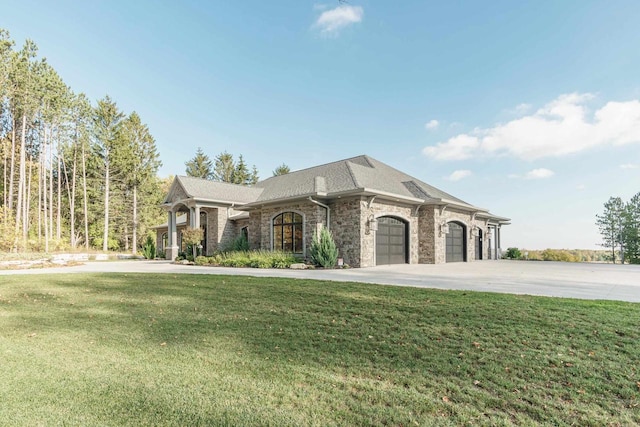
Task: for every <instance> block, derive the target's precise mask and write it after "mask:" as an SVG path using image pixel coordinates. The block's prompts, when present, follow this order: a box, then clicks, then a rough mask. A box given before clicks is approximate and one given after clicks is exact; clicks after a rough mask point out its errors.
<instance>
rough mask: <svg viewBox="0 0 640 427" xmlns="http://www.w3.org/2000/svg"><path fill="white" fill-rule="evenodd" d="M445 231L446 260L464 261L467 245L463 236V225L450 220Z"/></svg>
mask: <svg viewBox="0 0 640 427" xmlns="http://www.w3.org/2000/svg"><path fill="white" fill-rule="evenodd" d="M448 225H449V232H448V233H447V262H462V261H466V256H465V255H466V252H467V247H466V245H465V238H464V235H465V233H464V226H462V225H461V224H458V223H457V222H450V223H449V224H448Z"/></svg>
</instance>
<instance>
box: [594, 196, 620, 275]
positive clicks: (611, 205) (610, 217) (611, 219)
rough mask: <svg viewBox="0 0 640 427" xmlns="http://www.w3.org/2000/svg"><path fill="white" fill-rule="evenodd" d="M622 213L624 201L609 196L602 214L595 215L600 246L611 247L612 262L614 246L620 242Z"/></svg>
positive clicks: (614, 253)
mask: <svg viewBox="0 0 640 427" xmlns="http://www.w3.org/2000/svg"><path fill="white" fill-rule="evenodd" d="M623 213H624V203H623V202H622V199H620V197H611V198H609V200H608V201H607V203H605V204H604V212H603V213H602V215H596V218H597V220H596V224H597V225H598V228H599V229H600V234H601V235H602V246H604V247H605V248H611V257H612V260H613V263H614V264H615V263H616V248H617V247H619V246H620V245H621V243H622V228H623V221H622V219H623V218H622V216H623ZM621 250H622V249H621ZM623 261H624V260H623Z"/></svg>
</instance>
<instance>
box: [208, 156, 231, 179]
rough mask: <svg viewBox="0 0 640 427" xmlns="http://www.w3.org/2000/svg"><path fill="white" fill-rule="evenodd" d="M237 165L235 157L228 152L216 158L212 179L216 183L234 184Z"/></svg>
mask: <svg viewBox="0 0 640 427" xmlns="http://www.w3.org/2000/svg"><path fill="white" fill-rule="evenodd" d="M235 171H236V165H235V163H234V161H233V155H231V154H229V153H227V152H226V151H225V152H223V153H220V154H218V155H217V156H216V158H215V161H214V166H213V174H212V178H213V180H214V181H220V182H230V183H234V175H235Z"/></svg>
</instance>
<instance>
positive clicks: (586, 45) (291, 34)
mask: <svg viewBox="0 0 640 427" xmlns="http://www.w3.org/2000/svg"><path fill="white" fill-rule="evenodd" d="M0 10H2V12H1V13H0V27H2V28H6V29H8V30H9V31H10V32H11V35H12V37H13V39H14V40H16V41H17V42H18V43H19V44H22V42H23V41H24V39H25V38H31V39H33V40H34V41H35V42H36V43H37V45H38V46H39V48H40V56H42V57H46V58H47V60H48V61H49V62H50V63H51V64H52V65H53V66H54V68H55V69H56V70H57V71H58V72H59V73H60V75H61V76H62V77H63V79H64V80H65V81H66V83H67V84H68V85H69V86H71V88H72V89H73V90H74V91H76V92H85V93H86V94H87V95H88V96H89V97H90V98H91V99H92V100H93V101H94V102H95V100H97V99H98V98H101V97H103V96H104V95H106V94H109V95H110V96H111V97H112V98H113V99H114V100H116V102H117V103H118V105H119V106H120V108H122V109H123V110H124V111H125V112H127V113H129V112H131V111H133V110H135V111H137V112H138V113H139V114H140V116H141V117H142V119H143V121H144V122H146V123H147V124H148V125H149V127H150V129H151V132H152V134H153V135H154V137H155V139H156V142H157V145H158V149H159V151H160V154H161V158H162V161H163V167H162V169H161V175H162V176H167V175H170V174H183V173H184V162H185V161H187V160H189V159H190V158H191V157H193V155H194V153H195V151H196V149H197V148H198V147H202V148H203V150H204V151H205V152H206V153H208V154H209V155H210V156H211V157H213V156H215V155H216V154H218V153H220V152H222V151H225V150H226V151H228V152H230V153H232V154H234V155H236V156H237V155H239V154H243V155H244V158H245V160H246V161H247V162H248V163H249V164H250V165H252V164H255V165H256V166H257V168H258V170H259V172H260V176H261V177H263V178H266V177H268V176H270V175H271V171H272V170H273V169H275V168H276V167H277V166H278V165H280V164H281V163H283V162H284V163H286V164H287V165H289V166H290V167H291V168H292V169H294V170H295V169H301V168H305V167H309V166H313V165H316V164H320V163H326V162H330V161H334V160H339V159H343V158H347V157H351V156H355V155H359V154H368V155H370V156H372V157H374V158H376V159H378V160H381V161H383V162H385V163H387V164H389V165H391V166H394V167H396V168H398V169H401V170H403V171H405V172H407V173H409V174H411V175H413V176H415V177H417V178H419V179H421V180H423V181H426V182H428V183H430V184H432V185H434V186H436V187H439V188H441V189H443V190H445V191H447V192H449V193H451V194H453V195H455V196H457V197H459V198H461V199H463V200H465V201H467V202H469V203H472V204H475V205H477V206H480V207H485V208H488V209H490V210H491V211H492V212H493V213H495V214H497V215H501V216H506V217H510V218H512V225H510V226H508V227H507V228H506V229H505V230H504V232H503V242H502V243H503V244H502V246H503V247H504V248H506V247H508V246H518V247H521V248H528V249H544V248H547V247H552V248H597V247H598V246H597V244H598V243H599V242H600V237H599V234H598V231H597V229H596V227H595V224H594V223H595V215H596V214H597V213H600V212H601V211H602V205H603V204H604V202H606V201H607V199H608V198H609V197H610V196H614V195H615V196H620V197H622V198H623V199H625V200H628V199H629V198H630V197H631V196H632V195H633V194H635V193H637V192H639V191H640V73H639V70H640V31H639V30H638V22H640V2H638V1H635V0H632V1H624V0H620V1H618V0H615V1H609V2H604V1H597V2H596V1H587V0H581V1H569V0H567V1H557V0H556V1H541V0H537V1H491V2H480V1H448V2H430V1H412V0H404V1H401V2H400V1H380V0H378V1H366V0H362V1H358V0H351V1H349V3H346V4H341V3H339V2H338V1H336V0H332V1H326V2H312V1H303V0H295V1H294V0H289V1H277V0H273V1H265V0H260V1H258V0H256V1H249V0H246V1H190V2H189V1H184V2H175V1H143V0H137V1H135V2H133V1H102V2H98V1H56V2H43V1H31V0H23V1H21V2H18V3H16V2H7V1H5V0H0Z"/></svg>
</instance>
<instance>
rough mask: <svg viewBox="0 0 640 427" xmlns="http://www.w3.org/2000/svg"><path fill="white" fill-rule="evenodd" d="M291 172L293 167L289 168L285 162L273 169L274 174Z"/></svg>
mask: <svg viewBox="0 0 640 427" xmlns="http://www.w3.org/2000/svg"><path fill="white" fill-rule="evenodd" d="M289 172H291V169H289V166H287V165H286V164H284V163H283V164H281V165H280V166H278V167H277V168H276V169H275V170H274V171H273V176H280V175H286V174H288V173H289Z"/></svg>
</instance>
